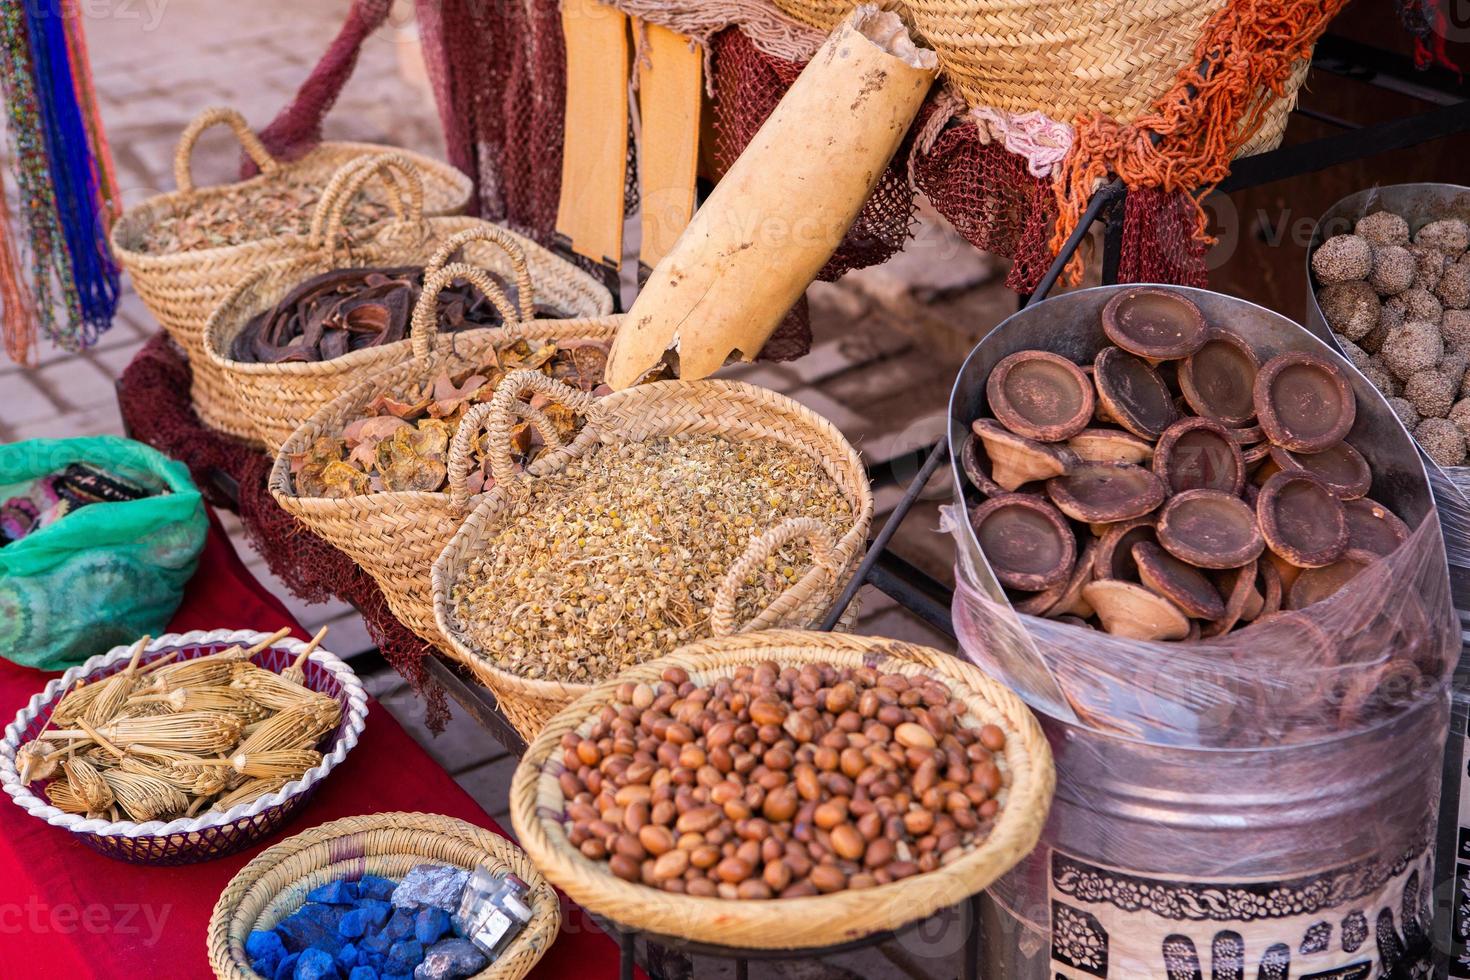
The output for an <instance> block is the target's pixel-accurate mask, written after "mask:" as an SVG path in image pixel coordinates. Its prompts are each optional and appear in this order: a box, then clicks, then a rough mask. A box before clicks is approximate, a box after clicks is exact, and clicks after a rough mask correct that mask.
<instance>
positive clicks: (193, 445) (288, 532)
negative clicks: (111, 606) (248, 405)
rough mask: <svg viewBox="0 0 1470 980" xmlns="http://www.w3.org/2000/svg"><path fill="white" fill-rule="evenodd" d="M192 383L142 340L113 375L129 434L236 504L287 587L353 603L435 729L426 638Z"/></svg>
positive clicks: (170, 356)
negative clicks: (197, 396)
mask: <svg viewBox="0 0 1470 980" xmlns="http://www.w3.org/2000/svg"><path fill="white" fill-rule="evenodd" d="M189 382H190V375H189V365H188V361H187V360H186V359H185V357H184V354H183V352H182V351H180V350H179V349H178V348H177V347H176V346H174V344H173V343H172V342H171V341H170V340H169V339H168V337H167V336H165V335H164V334H159V335H157V336H156V337H154V338H153V339H152V340H150V341H149V342H148V343H147V344H145V345H144V347H143V349H142V350H141V351H139V352H138V354H137V356H135V357H134V358H133V360H132V362H131V363H130V364H129V365H128V366H127V368H126V369H125V370H124V371H123V374H122V378H121V379H120V380H119V382H118V404H119V406H120V407H121V409H122V416H123V423H124V425H125V426H126V427H127V431H128V433H129V435H131V436H132V438H134V439H137V440H139V441H140V442H145V443H147V444H148V445H150V446H152V447H154V448H155V449H157V450H158V451H160V452H162V453H164V454H165V455H167V456H171V457H173V458H174V459H177V460H179V461H181V462H183V463H184V464H185V465H186V466H188V467H189V471H190V473H192V474H193V476H194V481H195V482H196V483H197V484H198V485H199V488H200V490H201V491H202V492H203V493H204V495H205V497H206V498H207V499H209V500H210V502H211V503H213V504H215V505H217V506H226V507H237V508H238V510H239V513H240V522H241V523H242V524H243V525H244V526H245V531H246V534H248V535H249V537H250V542H251V544H252V545H254V547H255V549H256V550H257V551H259V552H260V554H261V555H263V556H264V557H265V560H266V564H267V565H268V566H269V567H270V570H271V572H272V573H274V574H275V575H276V576H277V577H279V578H280V579H281V581H283V582H285V583H286V587H287V588H289V589H290V590H291V591H292V593H294V594H295V595H297V596H299V597H300V598H302V599H304V600H306V601H307V602H327V601H329V600H331V599H339V600H341V601H343V602H346V603H348V604H350V605H352V606H354V607H356V608H357V610H358V611H359V612H361V613H362V618H363V620H364V622H365V623H366V624H367V628H368V632H369V633H370V634H371V635H372V638H373V641H374V642H375V643H377V645H378V648H379V649H380V650H382V652H383V656H384V657H385V658H386V659H387V660H388V662H389V663H390V664H392V665H393V668H394V669H395V670H397V671H398V673H400V674H401V675H403V677H404V678H405V679H407V680H408V682H409V683H410V684H411V685H412V686H413V688H414V690H415V691H416V692H417V693H418V694H419V695H420V696H421V697H423V698H424V701H425V720H426V722H427V723H428V725H429V727H430V728H431V729H433V730H434V731H439V730H441V729H442V728H443V726H444V723H445V721H447V720H448V717H449V713H448V702H447V701H446V700H445V696H444V691H443V689H441V688H440V687H439V686H438V685H437V684H434V683H433V682H432V681H431V680H430V679H429V676H428V673H427V671H426V669H425V665H424V658H425V657H426V656H427V655H428V654H429V653H430V652H431V648H430V647H429V645H428V644H426V643H424V641H422V640H420V639H419V638H418V637H417V636H416V635H414V634H413V633H412V632H411V631H410V630H409V629H408V628H407V627H405V626H404V625H403V624H402V623H400V622H399V621H398V620H397V619H396V618H394V616H393V614H392V613H391V612H389V610H388V604H387V602H386V601H385V600H384V599H383V593H382V590H380V589H379V588H378V585H377V583H376V582H374V581H373V579H372V577H371V576H369V575H368V574H367V573H366V572H364V571H363V570H362V569H361V568H359V567H357V565H356V563H354V562H353V561H352V559H350V558H348V557H347V556H346V555H344V554H343V553H342V552H340V551H338V550H337V549H336V548H334V547H332V546H331V545H330V544H327V542H325V541H323V540H322V539H321V538H318V537H317V536H316V535H314V534H312V533H311V532H310V531H308V530H307V529H306V528H305V527H304V526H302V525H301V524H300V523H299V522H298V521H297V520H296V518H294V517H292V516H291V515H290V514H288V513H286V512H285V511H284V510H282V509H281V507H280V505H279V504H277V503H276V501H275V498H273V497H272V496H271V495H270V490H269V489H268V481H269V478H270V470H271V457H270V456H269V455H267V454H265V453H263V452H261V451H259V450H256V449H253V448H252V447H250V446H248V445H246V444H245V443H243V442H240V441H239V440H237V439H234V438H231V437H230V436H227V435H224V434H222V433H219V432H215V431H214V430H212V429H209V428H207V427H206V426H205V425H204V424H203V423H202V422H200V421H199V416H198V415H196V414H195V412H194V407H193V406H192V405H191V404H190V403H189ZM220 475H223V476H225V477H227V478H228V479H229V480H231V481H233V482H234V483H235V484H237V485H238V487H239V490H238V499H235V498H232V497H231V496H230V494H228V493H227V492H225V491H224V490H222V489H221V485H220V480H219V476H220Z"/></svg>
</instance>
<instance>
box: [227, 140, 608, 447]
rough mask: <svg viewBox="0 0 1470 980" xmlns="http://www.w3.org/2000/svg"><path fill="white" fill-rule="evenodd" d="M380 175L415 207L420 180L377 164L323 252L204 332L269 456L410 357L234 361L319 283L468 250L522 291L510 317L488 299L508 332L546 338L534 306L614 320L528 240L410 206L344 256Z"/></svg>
mask: <svg viewBox="0 0 1470 980" xmlns="http://www.w3.org/2000/svg"><path fill="white" fill-rule="evenodd" d="M383 170H394V171H397V172H399V173H400V174H401V175H402V180H403V181H404V182H405V183H406V184H407V185H408V186H409V187H411V188H413V191H412V192H411V194H410V201H411V202H414V204H416V203H417V201H418V200H419V193H418V183H419V176H418V173H417V170H416V168H415V167H414V166H413V164H412V163H411V162H409V161H408V160H407V159H405V158H403V157H402V156H399V155H397V154H393V155H386V156H380V157H376V158H374V160H373V161H372V162H371V163H369V164H365V165H364V166H363V167H362V168H360V169H359V170H357V171H356V172H355V173H353V175H352V179H351V180H350V181H349V182H348V184H347V186H346V187H345V188H344V189H343V193H342V195H341V197H340V198H339V199H338V206H337V208H336V209H335V210H334V212H333V214H332V215H331V216H330V218H329V219H328V222H327V226H326V233H325V241H324V246H323V248H322V250H321V251H320V252H316V253H310V254H306V255H300V256H296V257H293V258H290V259H284V260H282V261H279V262H275V263H272V264H271V265H269V266H267V267H265V268H262V269H259V270H257V271H256V272H254V273H252V274H250V275H249V276H248V277H246V279H245V280H244V281H243V282H241V283H240V284H239V285H238V286H236V287H235V288H234V289H233V290H231V292H230V294H229V295H228V296H227V297H225V300H224V302H222V303H221V304H220V305H219V307H218V308H217V309H216V310H215V311H214V313H213V314H212V315H211V316H210V318H209V322H208V324H206V326H205V328H204V356H205V357H206V358H207V359H208V361H209V363H210V364H211V365H212V366H213V367H214V368H216V369H217V370H218V371H220V372H221V373H222V374H223V375H224V377H225V378H226V379H227V380H228V382H229V385H230V387H231V389H232V390H233V392H234V396H235V397H234V400H233V402H232V403H231V404H230V405H229V406H228V407H227V408H226V409H225V410H226V411H227V412H230V413H231V414H236V415H237V417H236V418H235V419H234V424H237V425H239V426H240V427H242V428H245V429H247V430H249V431H251V432H252V433H254V435H255V436H256V437H257V438H259V439H260V440H262V441H264V443H265V444H266V446H268V447H269V448H270V449H271V451H272V452H274V451H275V450H276V449H279V448H280V446H281V444H282V443H284V442H285V441H286V439H287V438H289V437H290V435H291V433H292V432H294V431H295V430H296V429H297V428H298V427H299V426H300V425H301V423H303V422H305V421H306V420H307V419H308V418H310V417H311V416H312V415H314V414H315V413H316V412H317V411H318V410H320V409H321V408H323V407H324V406H325V405H327V404H328V403H329V402H331V401H332V400H333V399H335V398H337V397H338V396H340V395H342V394H343V393H344V392H346V391H347V390H348V389H349V388H351V387H352V386H353V385H355V384H357V383H359V382H360V381H362V380H363V379H364V378H367V377H369V376H370V375H371V374H373V373H374V372H376V371H378V370H380V369H382V368H384V367H388V366H391V365H393V364H397V363H400V362H402V361H404V360H407V359H408V358H409V357H410V356H411V355H412V343H411V341H410V340H408V339H404V340H401V341H397V342H396V343H392V344H386V345H384V346H382V347H368V348H364V349H362V350H356V351H352V352H350V353H348V354H345V355H343V356H341V357H338V358H334V359H332V360H330V361H310V362H306V363H301V362H296V363H290V364H258V363H253V362H244V361H237V360H234V359H233V358H231V357H230V346H231V345H232V344H233V343H234V341H235V338H236V337H238V336H239V335H240V332H241V331H242V330H244V329H245V325H246V324H247V323H249V322H250V320H251V319H252V318H254V317H255V316H256V315H257V314H259V313H263V312H265V311H267V310H269V309H271V308H272V307H273V306H275V305H276V303H278V302H280V301H281V299H282V298H283V297H285V295H286V294H287V293H289V292H291V290H293V289H295V288H296V287H297V286H299V285H300V284H301V283H302V282H304V281H306V280H307V279H310V278H311V277H313V276H316V275H319V274H321V273H324V272H331V271H333V270H335V269H344V268H361V267H369V266H402V265H422V266H424V267H425V270H426V271H432V270H434V269H437V268H438V267H439V266H442V265H443V264H444V263H445V262H447V261H448V260H449V258H450V257H451V256H452V255H454V253H455V252H456V251H458V250H459V249H461V248H463V249H464V256H465V261H466V262H468V263H469V264H471V265H474V266H476V267H478V268H482V269H488V270H489V271H491V272H493V273H495V274H496V275H498V276H500V277H502V278H503V279H513V280H514V281H515V282H516V283H517V293H518V297H517V299H518V304H517V306H516V308H515V309H510V308H506V306H505V300H506V297H504V296H503V295H502V294H501V293H500V291H499V290H496V291H495V293H494V294H492V295H491V296H490V297H489V298H490V299H491V301H492V302H494V303H496V304H499V305H500V306H501V309H500V314H501V317H502V318H503V320H504V321H505V322H506V323H511V322H513V321H525V322H526V323H527V324H528V328H527V329H528V330H530V331H535V330H537V329H544V328H542V327H540V326H539V325H538V323H537V322H535V320H534V308H535V304H536V303H537V302H545V303H549V304H550V305H552V306H554V307H555V308H556V309H558V310H560V311H562V312H563V313H565V314H566V315H567V316H568V317H598V316H607V315H608V314H610V313H612V306H613V302H612V294H611V293H609V292H608V291H607V287H605V286H604V285H602V284H601V283H600V282H598V281H597V280H596V279H593V278H592V277H591V276H589V275H588V274H587V273H585V272H583V271H582V270H580V269H578V268H577V267H576V266H574V265H572V264H571V263H570V262H567V261H566V260H564V259H561V258H558V257H557V256H556V255H553V254H552V253H551V252H549V251H547V250H546V249H544V248H542V247H541V246H540V245H537V244H536V243H535V242H533V241H531V240H530V239H528V238H524V237H522V236H520V235H517V234H516V233H515V232H513V231H508V230H507V229H505V228H501V227H500V226H499V225H494V224H491V223H490V222H488V221H481V220H479V219H478V218H462V217H442V218H425V217H423V215H422V213H420V212H418V211H417V210H416V209H415V207H414V204H411V205H410V209H409V214H408V215H407V218H406V220H405V221H404V222H403V223H401V224H394V225H390V226H388V227H384V228H383V229H382V230H381V231H379V233H378V234H377V235H375V236H374V237H373V239H372V240H371V241H368V242H366V243H364V244H363V245H362V246H361V247H355V248H349V249H345V250H342V251H339V250H338V248H337V246H338V244H339V243H340V242H341V241H342V237H341V217H342V214H343V212H344V210H345V206H344V204H345V202H346V201H348V200H350V199H351V197H352V195H353V194H354V193H356V191H357V189H358V188H359V187H360V186H361V185H362V184H363V183H365V182H366V181H368V180H369V179H370V178H372V177H373V176H374V173H375V172H377V171H383ZM492 329H493V328H492ZM459 336H460V337H464V336H467V334H465V333H461V334H460V335H459ZM440 342H441V343H443V344H448V343H450V342H451V339H450V338H448V337H445V338H441V341H440Z"/></svg>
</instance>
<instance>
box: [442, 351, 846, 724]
mask: <svg viewBox="0 0 1470 980" xmlns="http://www.w3.org/2000/svg"><path fill="white" fill-rule="evenodd" d="M526 390H530V391H534V392H537V393H540V394H545V395H548V396H550V397H551V398H552V399H553V400H554V401H561V402H563V403H565V404H567V405H568V406H569V407H572V408H573V409H575V410H577V411H579V412H583V413H585V414H586V417H587V424H586V425H585V426H584V427H583V428H582V430H581V432H579V433H578V434H577V437H576V438H575V439H574V440H573V441H572V442H571V443H570V444H568V445H567V446H565V447H564V448H562V449H559V450H557V451H555V452H548V453H543V454H542V455H541V456H540V457H538V458H537V459H536V461H535V462H533V463H532V464H531V465H530V467H528V468H527V473H528V474H529V477H530V479H529V481H528V480H526V479H517V478H516V477H515V476H513V475H511V474H510V473H509V465H510V464H509V459H508V457H505V456H504V455H503V454H500V453H497V452H496V450H497V447H501V446H504V445H505V443H506V439H507V437H508V433H509V430H510V425H511V422H512V421H513V420H512V418H511V416H512V412H511V411H510V409H511V408H512V407H514V406H515V405H516V404H518V403H519V399H520V396H521V395H522V394H523V393H524V391H526ZM474 411H475V413H477V417H476V421H479V420H480V419H483V420H484V421H485V428H486V430H487V432H488V433H489V437H488V445H489V451H490V461H491V465H492V467H497V468H498V470H499V472H498V473H497V476H496V481H495V482H496V485H495V486H494V487H492V488H491V489H490V490H489V491H487V492H486V493H484V494H482V495H481V500H480V503H479V504H478V505H477V506H476V508H475V511H474V513H473V514H471V515H470V517H469V519H468V520H466V521H465V522H464V526H463V527H461V528H460V529H459V532H458V533H457V534H455V536H454V540H453V541H451V542H450V544H449V546H448V547H447V548H445V549H444V553H443V554H442V555H441V556H439V559H438V561H436V562H435V563H434V572H433V584H434V615H435V619H436V621H437V623H438V626H439V631H440V633H441V634H442V635H443V636H444V637H445V639H446V640H447V641H448V643H449V646H448V647H447V650H448V652H450V653H451V654H452V655H453V656H454V657H455V658H456V659H457V660H459V661H460V662H462V663H464V664H465V665H466V666H467V667H469V668H470V670H471V671H473V672H474V674H475V676H476V677H478V678H479V679H480V680H481V681H483V682H484V684H485V685H486V686H487V687H489V688H490V690H492V691H493V692H495V697H496V699H497V700H498V701H499V702H500V708H501V710H502V711H504V712H505V715H506V717H507V718H509V719H510V722H511V724H512V725H514V726H515V728H516V731H518V732H520V733H521V735H522V736H524V737H525V738H526V739H527V740H529V739H532V738H534V737H536V735H537V734H538V733H539V732H540V731H541V729H542V728H543V727H544V726H545V724H546V723H547V721H549V720H550V719H551V717H552V716H553V715H555V714H556V713H557V712H558V711H560V710H562V709H563V708H564V707H566V706H567V705H568V704H570V703H571V702H572V701H573V700H575V699H576V698H578V697H580V696H582V695H583V694H585V693H586V692H587V691H588V690H590V687H589V686H588V685H583V684H571V683H565V682H560V681H547V680H532V679H529V678H525V677H521V676H520V675H518V674H514V673H512V672H510V671H508V670H504V669H502V668H500V667H498V666H497V665H496V664H495V663H494V662H493V661H491V660H490V659H489V658H488V657H487V656H486V655H485V654H484V653H482V652H481V651H480V650H479V649H478V648H477V646H476V644H475V642H474V640H473V639H472V638H471V637H470V636H469V635H468V634H467V633H466V631H465V630H464V628H463V627H462V626H461V624H460V623H459V622H458V617H457V616H456V614H455V612H454V603H453V601H452V599H451V591H452V590H453V588H454V585H455V583H457V582H459V581H460V580H461V579H463V578H464V577H465V576H466V575H468V574H469V572H468V570H469V564H470V561H471V559H473V557H474V556H475V555H476V554H477V553H479V552H480V551H481V550H482V548H483V545H484V542H485V540H486V539H487V538H488V537H490V536H491V535H492V534H494V533H495V532H496V531H497V530H498V529H499V528H500V527H501V526H502V525H503V523H504V522H505V521H506V520H507V519H508V518H509V515H510V514H511V512H512V510H513V509H516V508H519V507H520V506H521V505H522V504H523V503H527V504H528V505H529V506H531V507H534V506H535V505H536V502H535V493H536V485H535V477H538V476H544V475H546V474H548V473H553V472H556V471H557V470H559V469H561V468H562V467H563V466H565V465H566V464H567V462H569V461H570V460H571V459H573V458H576V457H580V456H583V455H585V454H587V453H589V452H592V451H594V448H595V447H596V446H597V445H599V444H601V443H610V442H624V441H627V442H642V441H645V440H648V439H653V438H657V437H660V436H678V435H698V434H708V435H719V436H723V437H725V438H727V439H732V440H736V441H754V440H771V441H775V442H779V443H781V444H783V445H786V446H789V447H791V448H792V449H796V450H799V451H801V452H804V453H806V454H807V455H809V456H810V457H811V458H812V459H813V461H814V462H816V463H817V464H818V465H819V466H821V467H822V469H823V470H825V471H826V473H827V475H828V476H829V477H831V479H832V480H833V481H834V482H835V483H836V484H837V486H838V488H839V489H840V490H841V492H842V494H843V496H844V497H845V498H846V500H847V502H848V503H849V504H850V505H851V508H852V524H851V526H849V527H848V529H847V530H846V531H845V532H844V533H843V535H842V537H841V538H840V539H839V540H837V541H832V540H831V539H830V535H829V534H828V532H827V531H826V529H825V528H823V527H822V526H821V525H819V524H818V523H817V522H816V521H810V520H803V519H800V518H798V519H795V520H790V521H786V522H785V523H783V524H779V525H777V526H775V527H773V528H770V529H768V530H767V531H766V532H765V533H763V534H760V535H758V536H757V537H755V538H753V539H752V541H751V543H750V547H749V548H748V550H747V551H746V552H745V554H744V555H742V556H741V558H740V559H738V560H737V561H736V562H735V563H734V564H733V565H732V566H731V567H730V569H729V571H728V572H727V573H726V574H725V577H724V579H723V580H722V581H721V583H720V585H719V587H718V588H717V590H716V595H715V598H714V602H713V604H712V605H713V608H712V610H711V615H710V631H711V634H713V635H724V634H728V633H733V632H735V631H736V629H737V628H739V629H746V630H750V629H757V630H759V629H768V628H770V627H774V626H784V625H803V626H804V625H808V624H811V623H814V622H815V621H816V620H818V619H819V618H820V617H821V615H822V614H823V612H824V611H825V609H826V607H827V605H828V604H829V603H830V602H831V601H832V600H833V599H835V598H836V596H837V593H838V592H840V591H841V589H842V586H843V585H844V584H845V579H846V575H847V574H848V573H850V571H851V570H852V568H853V567H854V566H855V565H856V564H857V563H858V562H859V561H860V560H861V559H862V555H863V551H864V548H865V546H866V544H867V540H868V527H869V524H870V523H871V522H872V518H873V495H872V488H871V486H870V485H869V482H868V476H867V471H866V470H865V469H864V468H863V464H862V460H861V458H860V457H859V456H858V453H857V450H856V449H854V448H853V447H852V444H851V443H849V442H848V441H847V439H846V438H845V437H844V436H843V435H842V433H841V432H839V431H838V430H837V427H836V426H834V425H833V424H832V423H831V422H828V421H827V420H826V419H824V418H822V417H821V416H820V415H817V414H816V413H815V412H813V411H811V410H810V409H808V408H806V407H805V406H803V405H800V404H798V403H797V402H795V401H793V400H792V399H790V398H787V397H786V396H785V395H779V394H776V393H775V392H772V391H767V390H766V389H764V388H757V387H755V386H754V385H748V384H742V383H740V382H734V381H708V380H706V381H656V382H653V383H651V384H645V385H640V386H638V387H634V388H628V389H625V390H623V391H618V392H614V393H613V394H611V395H608V396H606V397H605V398H603V399H601V400H599V401H596V402H593V401H592V400H591V399H590V398H588V397H586V396H585V395H582V394H581V393H579V392H573V391H571V390H570V389H568V388H567V387H566V386H565V385H560V384H557V383H556V382H550V381H548V380H547V379H545V378H543V377H540V376H537V375H528V374H526V373H524V372H515V373H512V374H510V375H508V376H507V377H506V379H505V381H503V382H502V383H501V387H500V390H499V391H497V392H496V393H495V398H494V399H493V400H492V401H491V402H489V403H487V404H485V405H483V406H477V407H476V409H475V410H474ZM468 422H469V419H468V418H467V419H466V423H467V424H466V425H465V426H461V429H460V433H461V435H463V434H467V429H469V426H468ZM461 443H462V440H460V439H459V438H458V437H457V438H456V445H455V447H454V449H453V450H451V454H450V467H451V471H453V470H454V468H455V467H456V466H460V467H463V466H464V465H465V462H464V460H463V459H462V458H461V459H458V460H456V456H455V451H456V450H461V449H466V448H467V447H466V446H464V445H462V444H461ZM497 457H498V458H497ZM502 477H503V478H502ZM527 493H529V495H530V496H529V498H528V497H527V496H526V494H527ZM794 538H804V539H807V540H809V541H810V542H811V544H812V546H813V549H814V552H815V555H816V562H815V563H814V566H813V567H812V568H811V569H810V570H808V571H807V573H806V574H805V575H803V576H802V577H801V578H800V579H798V580H797V581H796V583H795V584H793V585H792V586H791V587H790V588H789V589H787V590H786V591H785V592H784V593H782V594H781V595H780V596H779V597H777V599H776V600H775V601H774V602H773V603H771V605H770V607H768V608H767V609H765V610H764V611H762V612H761V613H760V614H759V615H758V616H757V617H756V618H755V619H753V620H752V621H751V622H749V623H746V624H737V623H735V622H734V621H733V610H734V608H735V593H736V591H737V590H738V589H739V588H740V587H741V585H742V583H743V582H744V581H745V577H746V575H747V574H748V573H749V572H750V571H751V570H752V569H754V568H756V567H759V565H760V563H761V562H763V561H764V560H765V558H766V556H767V555H770V554H772V553H774V552H775V551H776V549H778V548H780V547H781V546H782V545H784V544H786V543H787V542H788V541H790V540H792V539H794Z"/></svg>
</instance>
